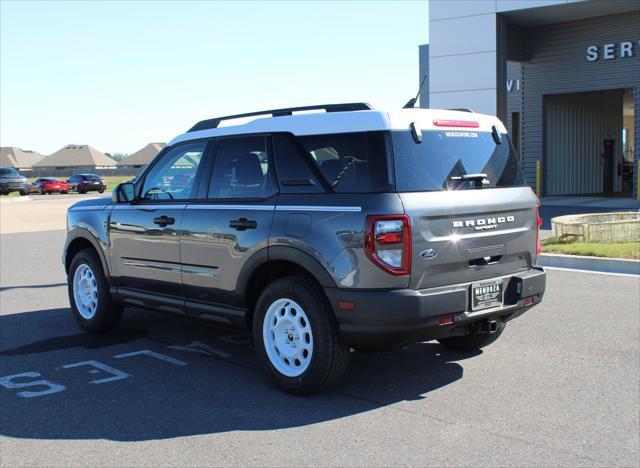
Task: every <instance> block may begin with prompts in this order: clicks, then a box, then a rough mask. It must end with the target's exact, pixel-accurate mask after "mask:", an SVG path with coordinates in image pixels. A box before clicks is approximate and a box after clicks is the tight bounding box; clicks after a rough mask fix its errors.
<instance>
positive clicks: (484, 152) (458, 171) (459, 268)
mask: <svg viewBox="0 0 640 468" xmlns="http://www.w3.org/2000/svg"><path fill="white" fill-rule="evenodd" d="M392 140H393V146H394V165H395V169H396V171H395V172H396V189H397V191H398V192H399V195H400V198H401V200H402V203H403V205H404V209H405V212H406V213H407V215H409V216H410V218H411V225H412V236H413V246H412V247H413V248H412V266H411V281H410V287H411V288H414V289H422V288H430V287H437V286H444V285H452V284H457V283H464V282H472V281H478V280H482V279H486V278H492V277H498V276H502V275H509V274H513V273H516V272H519V271H523V270H525V269H527V268H530V267H531V265H532V264H533V262H534V260H535V255H536V238H537V237H536V236H537V232H536V203H537V198H536V196H535V194H534V193H533V192H532V190H531V189H530V188H529V187H527V186H525V180H524V177H523V175H522V171H521V168H520V166H519V161H518V158H517V155H516V153H515V150H514V149H513V146H512V145H511V144H510V142H509V141H508V138H507V136H506V135H502V143H501V144H496V142H495V140H494V138H493V137H492V135H491V133H489V132H480V131H466V130H465V131H458V130H455V131H448V130H423V132H422V143H419V144H418V143H416V142H415V141H414V139H413V138H412V136H411V133H410V132H408V131H398V132H392ZM482 173H484V174H486V176H487V177H486V179H484V180H483V178H481V177H480V178H473V176H471V177H472V178H471V179H469V180H464V176H467V177H469V176H470V175H471V174H482Z"/></svg>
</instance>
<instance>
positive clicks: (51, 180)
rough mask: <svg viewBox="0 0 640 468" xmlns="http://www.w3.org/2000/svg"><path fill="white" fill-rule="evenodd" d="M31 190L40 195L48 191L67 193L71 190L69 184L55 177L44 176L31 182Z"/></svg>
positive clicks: (49, 192) (50, 192)
mask: <svg viewBox="0 0 640 468" xmlns="http://www.w3.org/2000/svg"><path fill="white" fill-rule="evenodd" d="M29 191H33V192H37V193H39V194H40V195H44V194H46V193H48V194H49V195H51V194H52V193H54V192H58V193H67V192H68V191H69V184H67V182H65V181H64V180H60V179H57V178H55V177H42V178H40V179H37V180H36V181H35V182H33V183H32V184H31V189H30V190H29Z"/></svg>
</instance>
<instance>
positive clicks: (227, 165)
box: [208, 136, 275, 199]
mask: <svg viewBox="0 0 640 468" xmlns="http://www.w3.org/2000/svg"><path fill="white" fill-rule="evenodd" d="M272 172H273V168H272V167H271V162H270V158H269V153H268V151H267V145H266V139H265V137H261V136H260V137H243V138H229V139H223V140H220V142H219V144H218V149H217V151H216V156H215V162H214V165H213V173H212V175H211V181H210V185H209V193H208V198H227V199H234V198H254V199H262V198H267V197H270V196H271V195H273V194H274V193H275V190H274V186H273V181H272Z"/></svg>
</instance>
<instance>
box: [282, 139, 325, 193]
mask: <svg viewBox="0 0 640 468" xmlns="http://www.w3.org/2000/svg"><path fill="white" fill-rule="evenodd" d="M272 138H273V150H274V152H275V160H276V168H277V170H278V180H279V182H280V192H281V193H323V192H324V189H323V187H322V185H321V184H320V182H319V181H318V179H317V178H316V176H315V174H314V173H313V171H312V170H311V167H310V166H309V157H308V155H307V154H305V153H304V148H300V147H299V144H297V142H296V141H295V139H294V137H293V136H291V135H287V134H276V135H273V137H272Z"/></svg>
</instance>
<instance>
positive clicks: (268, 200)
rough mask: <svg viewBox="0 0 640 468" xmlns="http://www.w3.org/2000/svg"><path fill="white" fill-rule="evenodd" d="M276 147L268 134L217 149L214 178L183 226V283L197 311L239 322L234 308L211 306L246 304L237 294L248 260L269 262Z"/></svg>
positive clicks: (189, 210)
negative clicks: (273, 149)
mask: <svg viewBox="0 0 640 468" xmlns="http://www.w3.org/2000/svg"><path fill="white" fill-rule="evenodd" d="M270 147H271V143H270V138H269V137H265V136H246V137H230V138H223V139H220V140H218V142H217V143H216V145H215V150H214V154H215V157H214V158H213V163H212V164H211V165H210V166H211V168H210V175H209V176H208V177H204V178H203V185H202V187H201V190H199V197H198V200H195V201H192V202H189V204H188V206H187V208H186V210H185V214H184V220H183V223H182V237H181V240H180V249H181V258H182V282H183V284H184V294H185V295H186V296H187V298H188V299H187V310H189V311H191V312H194V313H201V312H209V313H214V314H216V313H219V316H220V318H221V320H222V321H229V320H233V317H229V316H228V313H229V310H227V311H226V312H224V311H223V312H220V310H218V309H216V308H215V307H212V306H211V304H225V305H235V306H238V307H241V306H243V298H242V297H241V296H240V295H238V294H237V293H236V292H237V291H236V290H237V286H238V278H239V275H240V272H241V271H242V269H243V267H244V266H245V265H246V263H247V262H249V261H256V259H257V258H259V257H260V256H263V257H264V258H266V255H267V246H268V242H269V232H270V229H271V223H272V222H273V213H274V210H275V204H276V198H277V190H276V184H275V174H274V168H273V162H272V156H271V149H270ZM241 314H242V312H240V311H238V315H241ZM236 318H237V317H236Z"/></svg>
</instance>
